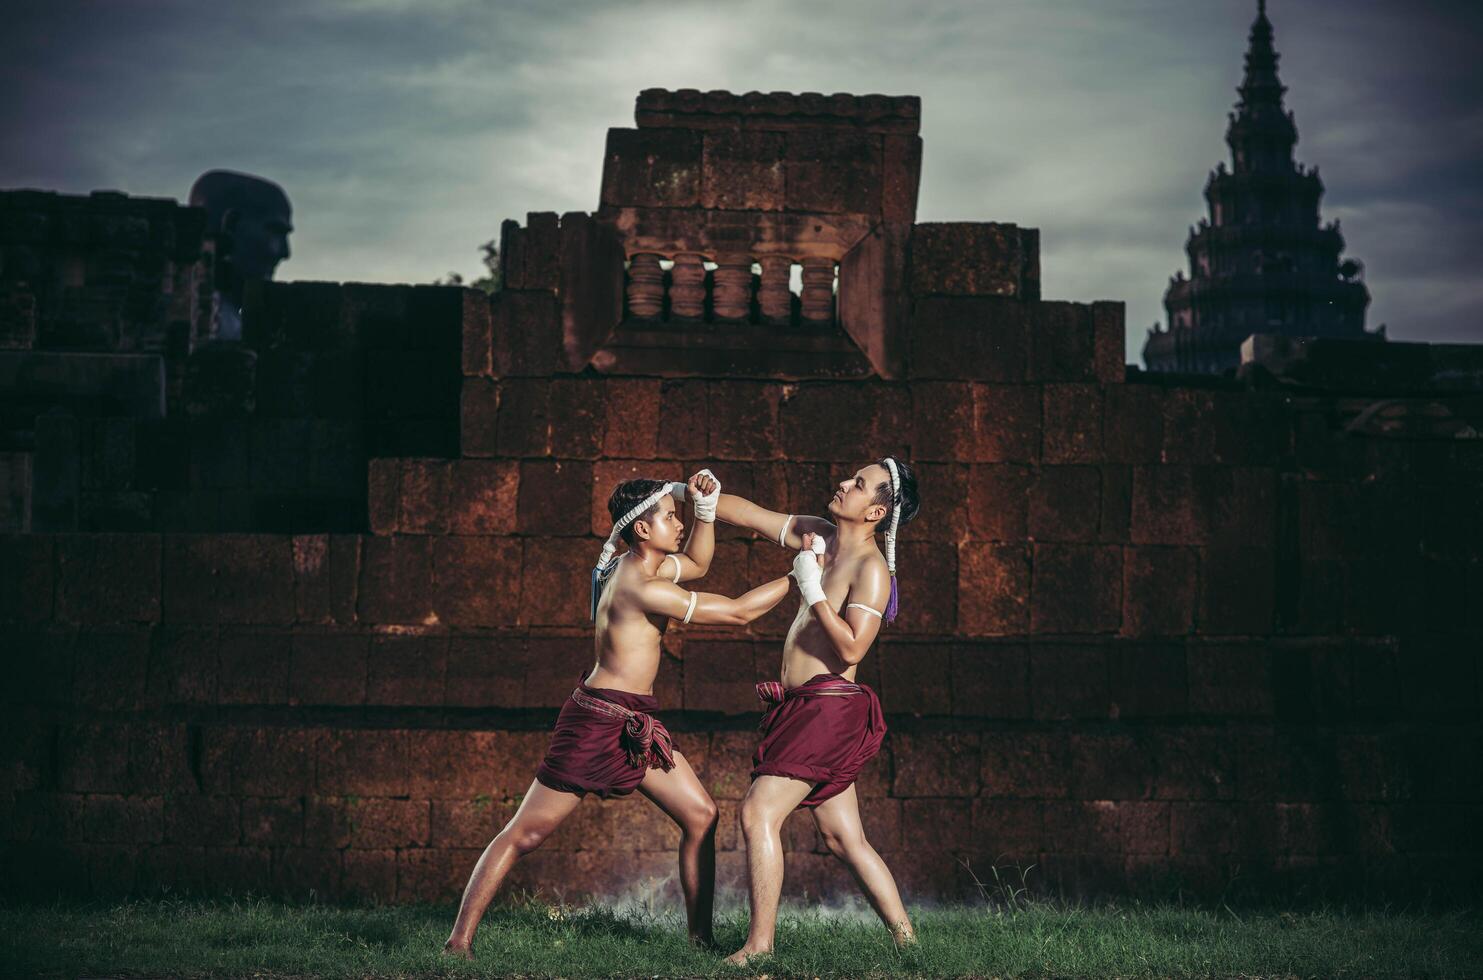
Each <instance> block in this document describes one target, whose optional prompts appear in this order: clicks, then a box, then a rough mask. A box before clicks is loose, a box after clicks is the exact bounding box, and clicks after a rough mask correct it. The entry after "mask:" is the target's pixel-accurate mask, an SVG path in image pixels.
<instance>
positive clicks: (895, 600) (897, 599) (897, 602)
mask: <svg viewBox="0 0 1483 980" xmlns="http://www.w3.org/2000/svg"><path fill="white" fill-rule="evenodd" d="M900 607H901V595H900V593H898V592H897V590H896V576H894V575H892V576H891V601H890V602H888V603H886V622H888V623H892V622H895V621H896V612H897V610H898V609H900Z"/></svg>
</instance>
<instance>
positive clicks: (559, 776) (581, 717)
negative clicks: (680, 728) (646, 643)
mask: <svg viewBox="0 0 1483 980" xmlns="http://www.w3.org/2000/svg"><path fill="white" fill-rule="evenodd" d="M658 706H659V702H658V701H656V700H655V699H654V697H653V695H650V694H630V693H629V692H627V691H614V690H610V689H608V688H602V687H588V686H587V685H586V684H579V685H577V689H576V690H575V691H573V692H572V693H571V695H570V696H568V697H567V699H566V703H565V704H563V705H562V706H561V714H559V715H557V717H556V730H555V731H553V732H552V733H551V745H550V747H549V748H547V749H546V758H545V759H544V760H543V761H542V762H541V765H540V767H539V768H538V769H536V779H537V780H538V781H539V782H540V783H541V785H543V786H548V787H550V788H551V789H554V790H559V791H561V792H564V793H576V794H577V795H579V796H580V795H582V794H584V793H596V794H597V795H598V796H599V797H601V798H602V799H608V798H609V797H613V796H627V795H628V794H629V793H632V792H633V791H634V790H635V789H637V788H638V785H639V783H641V782H643V781H644V776H646V775H647V774H648V772H649V770H650V769H660V770H662V771H664V772H668V771H669V770H670V769H672V768H674V764H675V762H674V755H673V747H672V742H671V740H670V737H669V730H668V729H666V728H665V727H664V725H663V724H662V723H660V721H659V720H658V719H657V718H655V717H654V716H653V711H654V710H655V709H656V708H657V707H658Z"/></svg>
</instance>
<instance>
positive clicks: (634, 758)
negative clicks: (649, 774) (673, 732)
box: [572, 684, 675, 772]
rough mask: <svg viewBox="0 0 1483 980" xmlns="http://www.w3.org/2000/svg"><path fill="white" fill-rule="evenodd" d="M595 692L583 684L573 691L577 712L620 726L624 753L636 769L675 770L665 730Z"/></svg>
mask: <svg viewBox="0 0 1483 980" xmlns="http://www.w3.org/2000/svg"><path fill="white" fill-rule="evenodd" d="M598 690H600V689H598V688H591V687H587V686H586V685H585V684H583V685H580V686H578V687H577V689H576V690H574V691H572V702H573V703H574V704H576V705H577V706H578V707H580V708H585V709H586V710H588V711H592V712H595V713H597V714H600V715H606V716H607V717H609V718H616V719H619V720H621V721H622V722H623V751H624V753H625V754H626V755H627V756H628V764H629V765H630V766H633V767H634V768H635V769H648V768H651V767H652V768H658V769H661V770H663V771H664V772H669V771H670V770H671V769H673V768H674V766H675V758H674V743H673V741H672V739H671V738H670V734H669V731H668V729H666V728H665V727H664V726H663V725H661V724H660V723H659V722H658V720H656V719H655V718H654V716H653V715H651V714H649V713H648V712H645V711H634V710H633V709H632V708H627V707H624V706H623V705H621V704H618V703H616V702H614V701H609V700H607V699H606V698H604V697H602V696H601V695H600V694H598V693H597V691H598Z"/></svg>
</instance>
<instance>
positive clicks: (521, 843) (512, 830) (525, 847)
mask: <svg viewBox="0 0 1483 980" xmlns="http://www.w3.org/2000/svg"><path fill="white" fill-rule="evenodd" d="M499 835H500V836H501V837H503V838H504V840H505V843H506V844H508V845H509V846H510V849H511V850H513V851H514V852H515V853H516V854H517V855H520V856H524V855H526V854H529V853H530V852H531V851H534V850H535V849H536V848H538V847H540V846H541V845H542V844H544V843H545V842H546V838H547V837H549V836H550V831H547V830H542V829H539V828H532V827H506V828H505V829H504V830H502V831H500V833H499Z"/></svg>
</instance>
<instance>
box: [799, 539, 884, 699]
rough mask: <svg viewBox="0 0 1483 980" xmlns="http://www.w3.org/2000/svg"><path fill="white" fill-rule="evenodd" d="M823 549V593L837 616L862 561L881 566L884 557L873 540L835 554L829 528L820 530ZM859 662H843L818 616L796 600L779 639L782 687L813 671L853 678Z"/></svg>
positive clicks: (836, 544)
mask: <svg viewBox="0 0 1483 980" xmlns="http://www.w3.org/2000/svg"><path fill="white" fill-rule="evenodd" d="M824 534H825V541H826V543H827V548H826V549H825V551H824V577H823V584H824V595H825V596H827V597H828V599H829V605H830V606H832V607H833V608H834V611H835V612H837V613H839V614H840V615H841V616H843V615H844V607H845V603H846V602H848V601H849V594H850V583H852V582H854V581H855V579H856V578H857V577H858V575H859V574H860V572H861V570H862V569H863V567H864V565H865V563H867V562H871V561H877V562H880V563H881V564H882V566H884V565H885V558H883V557H882V556H881V553H880V549H879V548H877V547H876V546H875V544H874V543H869V544H867V545H866V546H865V547H862V548H856V549H855V550H854V551H853V552H852V553H850V554H847V555H841V554H839V537H838V535H836V534H835V533H834V529H833V528H832V527H831V528H830V529H829V530H828V531H825V532H824ZM858 666H859V664H847V663H845V662H844V661H843V660H842V659H840V656H839V651H837V650H836V649H835V647H834V643H833V641H831V640H830V639H829V635H828V634H827V633H825V632H824V628H823V627H822V626H820V625H819V621H818V619H817V618H816V617H815V616H814V615H813V613H812V612H811V611H810V610H809V607H808V606H806V605H804V604H803V600H802V599H799V602H798V613H797V615H795V616H794V617H793V625H792V626H790V627H789V628H788V638H787V639H786V640H784V641H783V672H782V677H781V678H780V679H781V680H782V682H783V687H785V688H793V687H797V686H798V685H800V684H804V683H807V681H808V680H809V678H811V677H813V676H814V675H815V674H824V673H832V674H840V675H841V676H843V677H846V678H848V679H849V680H854V679H855V670H856V668H857V667H858Z"/></svg>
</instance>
